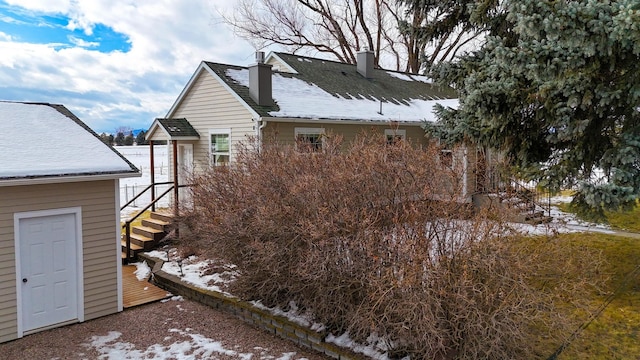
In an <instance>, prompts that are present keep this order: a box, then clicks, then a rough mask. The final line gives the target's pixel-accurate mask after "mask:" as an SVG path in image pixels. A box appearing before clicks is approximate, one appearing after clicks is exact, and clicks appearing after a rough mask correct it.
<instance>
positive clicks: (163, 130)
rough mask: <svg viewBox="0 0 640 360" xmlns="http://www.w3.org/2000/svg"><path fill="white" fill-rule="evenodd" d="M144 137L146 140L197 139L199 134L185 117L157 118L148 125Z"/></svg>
mask: <svg viewBox="0 0 640 360" xmlns="http://www.w3.org/2000/svg"><path fill="white" fill-rule="evenodd" d="M145 138H146V139H147V140H172V141H173V140H198V139H200V134H198V132H197V131H196V129H194V128H193V126H191V124H190V123H189V121H187V119H185V118H180V119H160V118H157V119H155V120H154V121H153V124H151V127H149V130H148V131H147V133H146V135H145Z"/></svg>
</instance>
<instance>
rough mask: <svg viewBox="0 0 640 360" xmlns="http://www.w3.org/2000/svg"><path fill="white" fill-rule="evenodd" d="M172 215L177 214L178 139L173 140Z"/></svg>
mask: <svg viewBox="0 0 640 360" xmlns="http://www.w3.org/2000/svg"><path fill="white" fill-rule="evenodd" d="M172 143H173V197H174V202H173V215H174V216H178V186H179V184H178V141H176V140H173V141H172Z"/></svg>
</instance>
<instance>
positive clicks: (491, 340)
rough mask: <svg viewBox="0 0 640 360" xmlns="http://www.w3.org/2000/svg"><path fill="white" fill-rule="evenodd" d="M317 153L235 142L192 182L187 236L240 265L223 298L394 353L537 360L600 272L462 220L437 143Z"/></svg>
mask: <svg viewBox="0 0 640 360" xmlns="http://www.w3.org/2000/svg"><path fill="white" fill-rule="evenodd" d="M323 147H324V148H323V151H322V152H312V153H305V152H300V151H297V150H296V149H295V148H294V147H292V146H282V145H277V144H274V145H269V146H265V147H263V148H262V149H260V151H259V152H258V151H255V148H254V147H252V146H246V147H241V148H239V149H237V150H238V153H237V156H236V157H235V163H234V165H233V166H225V167H216V168H213V169H211V170H210V171H207V172H205V173H202V174H200V175H197V176H196V177H195V178H194V179H193V180H194V183H195V184H198V185H197V186H196V187H194V188H193V195H192V196H193V199H194V205H195V206H194V207H193V208H192V209H191V210H188V209H186V210H185V211H186V215H185V219H184V221H185V222H186V223H188V224H189V226H190V228H191V231H192V232H193V234H192V236H191V237H190V238H191V239H193V240H192V241H196V242H197V246H198V247H200V248H203V249H206V250H207V251H208V252H209V253H210V254H211V255H213V256H216V257H221V258H224V259H226V260H228V261H231V262H233V263H234V264H236V265H237V266H238V267H239V269H240V271H241V273H242V276H241V277H240V278H239V280H237V282H236V283H235V285H234V287H235V288H234V293H236V294H238V295H239V296H241V297H243V298H244V299H247V300H261V301H262V302H263V303H264V304H266V305H269V306H276V305H277V306H280V307H283V308H286V307H287V306H288V305H289V303H290V301H295V303H296V305H297V306H298V307H300V308H304V309H307V310H310V311H311V312H312V313H313V314H314V316H315V321H318V322H321V323H323V324H326V326H327V330H328V331H331V332H333V333H334V334H341V333H343V332H345V331H349V334H350V336H351V337H352V338H354V339H356V340H360V341H366V340H367V339H368V340H369V341H373V340H374V339H377V344H378V346H379V347H381V348H382V349H386V350H387V351H388V353H389V355H390V356H392V357H395V356H398V357H400V356H406V355H410V356H411V358H412V359H421V358H425V359H454V358H455V359H507V358H535V357H539V356H543V355H545V351H547V352H548V353H550V352H551V351H552V349H553V345H555V344H557V343H558V342H559V341H560V340H561V339H562V337H563V336H565V335H568V334H569V333H570V331H569V330H570V329H572V326H574V325H575V324H573V323H572V322H571V321H570V317H568V316H564V315H563V314H567V313H571V312H574V311H575V309H576V307H578V308H580V307H581V306H582V305H581V304H580V303H579V302H577V301H575V299H577V298H579V296H577V294H583V293H584V292H586V291H591V288H589V287H588V285H593V284H591V283H590V282H588V281H587V279H590V278H593V277H594V276H593V275H594V273H597V270H598V267H597V266H596V263H595V260H593V259H595V257H594V256H593V254H589V253H588V250H587V249H580V248H569V247H568V245H566V244H560V243H558V242H557V241H556V240H555V239H554V238H542V239H539V240H538V241H536V242H535V243H534V242H527V241H525V240H523V239H522V238H521V237H519V236H517V235H513V234H511V233H509V232H508V231H506V230H505V228H504V226H503V224H501V223H500V222H496V221H486V217H485V216H484V215H483V214H473V213H472V212H471V211H470V209H469V208H468V206H467V205H465V204H462V203H460V202H458V201H456V200H457V196H458V194H460V191H461V188H462V186H463V184H462V181H461V180H462V177H461V176H459V174H458V172H457V170H458V169H456V168H454V169H453V170H452V169H451V168H449V167H447V166H444V165H443V164H442V163H441V162H440V161H439V149H437V148H435V147H431V148H427V149H424V148H418V147H415V146H411V144H407V143H404V142H401V143H397V144H394V145H388V144H387V143H386V141H385V140H384V139H381V138H379V137H376V136H372V135H366V136H365V135H363V136H360V137H358V138H357V140H355V141H354V142H353V143H351V144H349V145H348V146H341V144H340V141H339V139H337V140H336V139H332V138H331V137H329V138H327V139H326V141H325V143H324V144H323ZM339 149H340V150H339ZM491 215H492V216H491V218H492V219H495V218H496V214H491ZM568 256H569V257H570V258H572V259H582V260H581V261H565V260H566V259H568V258H567V257H568ZM586 259H588V260H586ZM545 339H548V340H549V343H550V344H552V345H550V346H549V347H547V348H542V349H541V348H540V347H541V346H544V345H545V344H548V343H547V342H546V340H545ZM548 353H547V354H548Z"/></svg>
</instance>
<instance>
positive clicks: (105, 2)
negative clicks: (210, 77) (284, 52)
mask: <svg viewBox="0 0 640 360" xmlns="http://www.w3.org/2000/svg"><path fill="white" fill-rule="evenodd" d="M234 1H235V0H91V1H86V0H0V100H16V101H38V102H50V103H58V104H64V105H65V106H67V107H68V108H69V109H70V110H71V111H72V112H74V113H75V114H76V115H78V117H80V119H82V120H83V121H84V122H85V123H87V124H88V125H89V126H90V127H91V128H92V129H93V130H95V131H97V132H99V133H100V132H114V131H115V129H116V128H118V127H120V126H127V127H131V128H133V129H138V128H145V129H146V128H148V127H149V125H151V122H152V121H153V119H154V118H156V117H162V116H164V115H166V113H167V111H168V110H169V108H170V107H171V105H172V104H173V102H174V100H175V99H176V97H177V96H178V95H179V93H180V91H182V89H183V87H184V86H185V84H186V83H187V81H188V80H189V78H190V77H191V75H192V74H193V72H194V71H195V69H196V67H197V66H198V64H199V63H200V61H201V60H208V61H215V62H222V63H230V64H238V65H248V64H249V63H251V62H252V60H253V53H254V49H253V48H252V47H251V46H250V45H249V43H247V42H245V41H244V40H242V39H240V38H237V37H235V36H234V35H233V34H232V32H231V31H230V29H229V28H228V27H227V25H224V24H222V23H221V21H220V16H219V14H220V12H223V13H225V12H229V11H230V10H231V9H232V8H233V4H234Z"/></svg>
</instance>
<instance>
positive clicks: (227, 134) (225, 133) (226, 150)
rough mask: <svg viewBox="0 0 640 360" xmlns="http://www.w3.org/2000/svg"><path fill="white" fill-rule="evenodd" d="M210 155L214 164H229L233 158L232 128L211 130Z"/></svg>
mask: <svg viewBox="0 0 640 360" xmlns="http://www.w3.org/2000/svg"><path fill="white" fill-rule="evenodd" d="M209 155H210V157H211V164H212V165H214V166H218V165H227V164H229V160H230V159H231V129H211V130H209Z"/></svg>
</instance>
